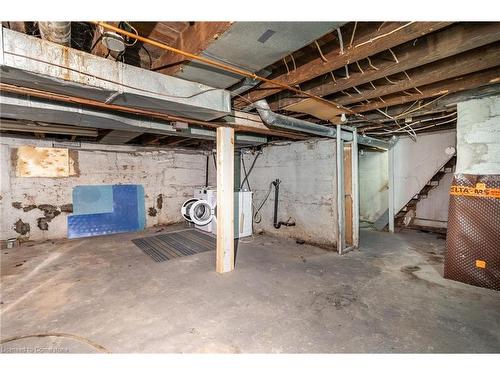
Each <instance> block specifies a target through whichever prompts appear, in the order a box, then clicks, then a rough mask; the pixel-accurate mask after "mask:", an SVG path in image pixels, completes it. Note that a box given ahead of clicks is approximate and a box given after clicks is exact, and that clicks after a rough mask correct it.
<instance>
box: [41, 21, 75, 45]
mask: <svg viewBox="0 0 500 375" xmlns="http://www.w3.org/2000/svg"><path fill="white" fill-rule="evenodd" d="M38 28H39V29H40V35H41V37H42V39H45V40H48V41H49V42H53V43H57V44H61V45H63V46H66V47H69V46H70V44H71V22H54V21H48V22H47V21H45V22H38Z"/></svg>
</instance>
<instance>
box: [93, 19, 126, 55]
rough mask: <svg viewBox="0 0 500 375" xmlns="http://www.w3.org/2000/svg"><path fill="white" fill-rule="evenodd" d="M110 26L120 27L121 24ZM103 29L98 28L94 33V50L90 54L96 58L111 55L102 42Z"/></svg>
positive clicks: (112, 23) (111, 23) (113, 23)
mask: <svg viewBox="0 0 500 375" xmlns="http://www.w3.org/2000/svg"><path fill="white" fill-rule="evenodd" d="M108 23H109V24H110V25H113V26H116V27H118V24H119V23H120V22H111V21H110V22H108ZM100 30H101V28H100V27H99V26H96V28H95V32H94V39H93V40H92V47H93V48H92V47H91V48H92V49H91V50H90V53H91V54H93V55H96V56H100V57H105V56H107V54H108V53H109V50H108V49H107V48H106V46H105V45H104V43H103V42H102V35H103V34H102V33H101V32H100Z"/></svg>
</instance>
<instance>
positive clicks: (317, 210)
mask: <svg viewBox="0 0 500 375" xmlns="http://www.w3.org/2000/svg"><path fill="white" fill-rule="evenodd" d="M335 154H336V151H335V140H318V139H315V140H307V141H300V142H282V143H278V144H272V145H268V146H266V147H264V148H263V154H262V155H260V156H259V158H258V159H257V162H256V163H255V167H254V170H253V171H252V173H251V175H250V177H249V181H250V186H251V188H252V190H253V192H254V204H255V206H257V207H258V206H259V205H260V204H261V202H262V201H263V199H264V197H265V195H266V193H267V192H268V189H269V185H270V183H271V182H272V181H274V180H275V179H277V178H279V179H280V180H281V185H280V196H279V209H278V219H279V220H281V221H287V220H288V219H289V218H290V220H291V221H295V223H296V225H295V226H294V227H283V226H282V227H281V228H280V229H275V228H274V227H273V212H274V189H273V190H272V191H271V195H270V196H269V199H268V200H267V202H266V203H265V205H264V206H263V208H262V210H261V214H262V222H261V223H260V224H255V226H254V228H255V229H256V230H259V229H262V230H264V231H266V232H270V233H274V234H276V235H278V236H284V237H293V238H300V239H303V240H305V241H309V242H313V243H318V244H323V245H327V246H334V245H335V237H336V232H337V229H336V226H337V218H336V189H337V188H336V180H335V179H336V159H335ZM244 158H245V164H246V166H247V168H250V166H251V164H252V161H253V158H254V156H253V155H250V154H246V155H245V156H244ZM243 178H244V177H242V181H243ZM245 187H246V185H245Z"/></svg>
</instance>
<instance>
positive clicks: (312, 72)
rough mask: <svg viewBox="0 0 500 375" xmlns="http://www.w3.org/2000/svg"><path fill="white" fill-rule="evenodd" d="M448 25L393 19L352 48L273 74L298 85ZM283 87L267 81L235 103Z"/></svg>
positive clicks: (339, 49)
mask: <svg viewBox="0 0 500 375" xmlns="http://www.w3.org/2000/svg"><path fill="white" fill-rule="evenodd" d="M448 25H450V22H409V23H396V22H389V23H386V24H384V25H382V27H380V29H379V30H378V31H376V32H375V33H370V34H368V35H362V36H360V37H359V38H355V40H354V41H353V44H352V47H351V48H347V47H346V48H343V47H340V46H339V47H338V48H336V49H334V50H333V51H331V52H329V53H326V54H324V55H318V58H316V59H313V60H312V61H310V62H308V63H306V64H304V65H302V66H299V67H297V69H295V70H292V71H290V72H289V73H286V74H283V75H280V76H278V77H275V78H273V80H275V81H277V82H280V83H282V84H286V85H297V84H300V83H302V82H305V81H309V80H311V79H313V78H315V77H318V76H320V75H322V74H325V73H329V72H330V71H333V70H336V69H339V68H341V67H343V66H345V65H347V64H350V63H352V62H355V61H358V60H361V59H364V58H366V57H368V56H372V55H374V54H377V53H380V52H382V51H385V50H387V49H389V48H392V47H394V46H397V45H399V44H402V43H405V42H408V41H410V40H413V39H416V38H418V37H421V36H423V35H426V34H428V33H431V32H433V31H436V30H439V29H441V28H443V27H446V26H448ZM282 90H283V89H282V88H279V87H278V88H277V87H276V86H275V85H273V84H271V83H263V84H262V85H260V86H259V87H258V89H257V90H253V91H250V92H249V93H248V94H247V95H245V98H246V100H245V101H243V100H241V101H240V100H236V101H235V107H237V108H242V107H245V106H247V105H248V101H250V102H255V101H257V100H259V99H263V98H266V97H268V96H270V95H273V94H276V93H278V92H280V91H282Z"/></svg>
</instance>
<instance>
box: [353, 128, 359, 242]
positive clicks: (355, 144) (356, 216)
mask: <svg viewBox="0 0 500 375" xmlns="http://www.w3.org/2000/svg"><path fill="white" fill-rule="evenodd" d="M352 136H353V138H352V199H353V201H352V240H353V241H352V242H353V246H354V247H355V248H358V247H359V169H358V157H359V155H358V132H357V130H356V129H354V130H353V132H352Z"/></svg>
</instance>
